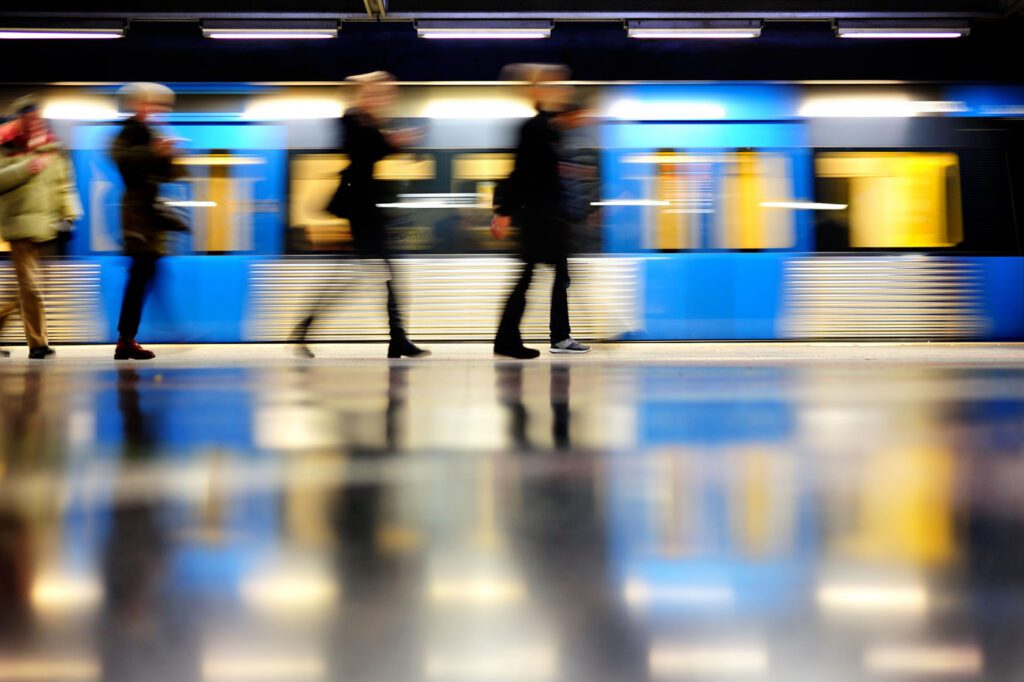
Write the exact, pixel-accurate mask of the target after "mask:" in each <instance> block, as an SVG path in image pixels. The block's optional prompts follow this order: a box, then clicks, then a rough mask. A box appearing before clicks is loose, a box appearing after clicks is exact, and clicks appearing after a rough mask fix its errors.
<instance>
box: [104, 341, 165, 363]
mask: <svg viewBox="0 0 1024 682" xmlns="http://www.w3.org/2000/svg"><path fill="white" fill-rule="evenodd" d="M155 357H156V353H154V352H153V351H151V350H146V349H145V348H143V347H142V346H140V345H139V344H138V343H136V341H135V339H132V340H131V341H125V340H123V339H122V340H120V341H118V342H117V348H116V349H114V359H115V360H152V359H153V358H155Z"/></svg>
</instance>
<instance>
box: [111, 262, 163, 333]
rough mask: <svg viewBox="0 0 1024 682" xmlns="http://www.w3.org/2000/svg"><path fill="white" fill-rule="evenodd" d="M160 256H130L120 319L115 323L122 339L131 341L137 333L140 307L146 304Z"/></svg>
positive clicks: (140, 318)
mask: <svg viewBox="0 0 1024 682" xmlns="http://www.w3.org/2000/svg"><path fill="white" fill-rule="evenodd" d="M159 259H160V256H159V255H157V254H155V253H140V254H136V255H134V256H132V264H131V267H130V268H129V269H128V283H127V284H125V287H124V299H123V300H122V302H121V318H120V320H118V323H117V332H118V334H120V335H121V338H122V339H125V340H132V339H134V338H135V337H136V336H137V335H138V333H139V323H140V322H141V320H142V306H143V305H144V304H145V302H146V297H147V296H148V295H149V292H150V289H152V288H153V280H154V279H155V278H156V264H157V261H158V260H159Z"/></svg>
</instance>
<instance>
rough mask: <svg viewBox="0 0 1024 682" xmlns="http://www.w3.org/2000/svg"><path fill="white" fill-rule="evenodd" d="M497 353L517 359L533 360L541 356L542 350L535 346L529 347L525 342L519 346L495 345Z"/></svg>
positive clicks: (495, 352)
mask: <svg viewBox="0 0 1024 682" xmlns="http://www.w3.org/2000/svg"><path fill="white" fill-rule="evenodd" d="M494 354H495V355H504V356H505V357H508V358H514V359H516V360H533V359H534V358H537V357H540V351H539V350H537V349H535V348H527V347H526V346H524V345H523V344H519V345H518V346H504V345H503V346H499V345H497V344H495V345H494Z"/></svg>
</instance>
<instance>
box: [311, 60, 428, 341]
mask: <svg viewBox="0 0 1024 682" xmlns="http://www.w3.org/2000/svg"><path fill="white" fill-rule="evenodd" d="M348 80H350V81H354V82H356V83H357V87H358V88H359V90H358V96H357V100H356V103H355V105H354V106H353V107H351V108H350V109H349V110H348V111H346V112H345V115H344V117H343V118H342V119H341V134H342V140H343V142H342V144H343V147H342V150H341V151H342V153H343V154H345V155H347V156H348V159H349V165H348V167H347V168H346V169H345V171H344V172H343V173H342V177H341V183H340V186H339V188H338V191H337V192H336V193H335V196H334V198H333V199H332V200H331V204H330V205H329V206H328V207H327V210H328V211H330V212H331V213H334V214H335V215H337V216H339V217H343V218H346V219H347V220H348V221H349V226H350V229H351V232H352V246H353V249H354V251H355V252H356V254H357V255H358V256H359V257H361V258H368V259H379V260H382V261H384V266H385V267H386V268H387V282H386V286H387V292H388V304H387V306H388V328H389V332H390V336H391V343H390V344H389V346H388V357H389V358H400V357H403V356H404V357H410V358H416V357H425V356H427V355H430V351H427V350H423V349H421V348H418V347H417V346H416V345H414V344H413V343H412V342H411V341H409V339H408V337H407V336H406V334H405V327H404V326H403V324H402V316H401V312H400V310H399V305H398V298H397V296H396V295H395V287H394V279H395V273H394V268H393V267H392V265H391V257H392V252H391V248H390V246H389V245H388V238H387V223H388V220H387V216H386V214H385V212H384V210H383V209H382V208H381V206H380V205H381V204H388V203H393V202H394V201H395V198H394V197H393V196H392V195H391V193H390V192H389V190H388V188H387V186H386V185H385V184H384V183H383V182H382V181H380V180H378V179H376V178H374V176H373V169H374V166H375V165H376V164H377V162H378V161H380V160H381V159H383V158H384V157H386V156H389V155H391V154H394V153H396V152H397V151H398V150H399V149H400V148H402V147H403V146H406V145H408V144H410V143H412V142H413V141H414V138H415V136H416V132H415V131H411V130H403V131H394V132H388V131H385V130H384V129H383V128H382V123H383V114H384V112H385V111H386V110H387V109H388V108H389V107H391V106H392V105H393V104H394V101H395V84H394V79H393V78H392V76H391V74H389V73H386V72H384V71H374V72H373V73H368V74H363V75H360V76H352V77H350V78H349V79H348ZM330 303H331V301H330V299H329V298H325V297H321V298H320V299H319V300H318V301H317V303H316V304H315V306H314V308H313V310H312V312H310V314H309V315H307V316H306V317H305V318H304V319H303V320H302V321H301V322H300V323H299V326H298V327H297V328H296V330H295V336H294V341H295V342H296V343H298V344H299V345H298V352H299V354H300V355H302V356H305V357H309V358H312V357H313V353H312V351H311V350H310V349H309V347H308V346H307V345H306V336H307V334H308V332H309V328H310V327H311V326H312V325H313V323H314V322H315V321H316V318H317V317H319V316H320V315H321V314H322V313H323V309H324V308H325V307H326V306H327V305H329V304H330Z"/></svg>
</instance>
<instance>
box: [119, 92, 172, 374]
mask: <svg viewBox="0 0 1024 682" xmlns="http://www.w3.org/2000/svg"><path fill="white" fill-rule="evenodd" d="M119 94H120V96H121V99H122V101H123V104H124V106H125V107H126V108H127V109H128V110H129V111H131V113H132V117H131V118H129V119H128V120H127V121H125V122H124V124H123V125H122V126H121V131H120V132H119V133H118V135H117V137H116V138H115V139H114V144H113V146H112V147H111V150H110V154H111V156H112V157H113V159H114V163H116V164H117V169H118V171H119V172H120V173H121V178H122V180H124V196H123V198H122V200H121V232H122V236H123V239H124V253H125V255H126V256H129V257H130V258H131V266H130V269H129V271H128V282H127V284H126V285H125V289H124V299H123V301H122V303H121V316H120V319H119V320H118V323H117V332H118V339H117V348H116V350H115V351H114V359H115V360H151V359H152V358H154V357H156V355H155V354H154V353H153V352H152V351H150V350H146V349H145V348H143V347H142V346H140V345H139V344H138V342H137V341H136V338H135V337H136V336H137V335H138V332H139V323H140V321H141V319H142V307H143V305H144V304H145V301H146V297H147V296H148V295H149V292H150V290H151V289H152V286H153V280H154V279H155V277H156V272H157V261H159V259H160V257H161V256H162V255H164V254H165V252H166V247H167V234H168V233H169V232H183V231H187V230H188V226H187V225H186V224H185V223H184V222H183V221H182V220H181V218H180V217H179V216H178V215H177V214H176V213H174V212H173V211H172V210H171V209H170V208H168V207H167V206H165V205H163V204H161V203H160V202H159V200H158V198H157V195H158V192H159V189H160V184H161V183H165V182H171V181H173V180H176V179H178V178H180V177H182V176H184V175H185V172H184V170H183V167H182V166H179V165H175V164H174V157H175V156H176V155H177V153H178V152H177V149H176V148H175V146H174V142H173V141H172V140H169V139H167V138H164V137H163V136H161V135H160V134H159V133H158V132H157V131H156V130H155V129H154V128H153V127H152V120H153V117H154V116H155V115H159V114H161V113H165V112H168V111H170V110H171V108H172V107H173V106H174V92H173V91H172V90H171V89H170V88H168V87H166V86H163V85H159V84H157V83H131V84H129V85H126V86H124V87H123V88H121V91H120V93H119Z"/></svg>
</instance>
